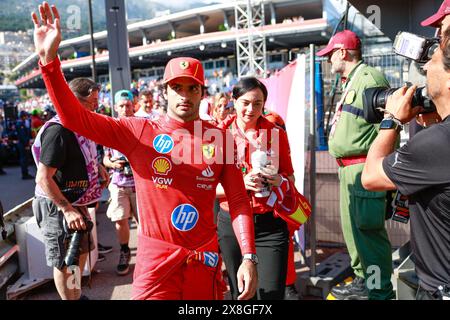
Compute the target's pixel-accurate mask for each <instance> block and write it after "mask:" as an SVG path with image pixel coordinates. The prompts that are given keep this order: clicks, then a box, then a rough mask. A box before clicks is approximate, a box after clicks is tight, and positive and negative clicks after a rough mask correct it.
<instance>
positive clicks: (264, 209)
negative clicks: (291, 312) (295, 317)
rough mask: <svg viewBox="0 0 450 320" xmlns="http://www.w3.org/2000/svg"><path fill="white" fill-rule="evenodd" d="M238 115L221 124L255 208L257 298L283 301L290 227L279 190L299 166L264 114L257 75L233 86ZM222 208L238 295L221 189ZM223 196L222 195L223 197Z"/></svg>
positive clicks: (223, 240)
mask: <svg viewBox="0 0 450 320" xmlns="http://www.w3.org/2000/svg"><path fill="white" fill-rule="evenodd" d="M232 98H233V100H234V107H235V110H236V115H235V116H233V117H229V118H227V119H226V121H224V122H223V123H222V124H221V125H219V127H222V128H224V129H228V130H230V132H231V134H232V135H233V138H234V140H235V143H236V149H237V159H238V163H239V166H240V169H241V172H242V174H243V178H244V183H245V188H246V190H247V193H248V199H249V201H250V204H251V206H252V208H253V213H254V223H255V244H256V253H257V256H258V259H259V262H258V265H257V270H258V288H257V298H258V299H261V300H267V299H283V298H284V291H285V283H286V272H287V260H288V246H289V231H288V227H287V224H286V222H285V221H284V220H283V219H281V218H279V217H277V215H276V214H274V201H273V200H274V192H272V191H274V190H275V189H281V188H282V185H283V186H285V185H288V184H289V183H288V179H289V180H291V181H293V179H294V176H293V174H294V170H293V168H292V162H291V157H290V150H289V143H288V139H287V135H286V132H285V131H284V130H282V129H281V128H279V127H277V126H276V125H274V124H273V123H271V122H270V121H268V120H267V119H265V118H264V116H263V108H264V103H265V102H266V99H267V89H266V87H265V86H264V84H263V83H261V82H260V81H259V80H258V79H256V78H253V77H249V78H243V79H241V80H240V81H239V82H238V84H237V85H236V86H235V87H234V89H233V94H232ZM217 195H218V196H219V202H220V212H219V214H218V235H219V244H220V248H221V253H222V257H223V260H224V262H225V265H226V268H227V271H228V275H229V284H230V290H231V294H232V297H233V299H236V297H237V295H238V294H239V292H238V288H237V287H236V283H237V280H236V277H235V276H234V275H235V274H236V272H235V271H236V270H237V268H238V267H239V264H240V263H241V254H240V252H239V245H238V242H237V240H236V237H235V234H234V232H233V229H232V226H231V221H230V215H229V213H228V203H227V201H226V198H225V197H224V194H223V193H222V192H220V190H218V192H217ZM220 196H222V197H221V198H220Z"/></svg>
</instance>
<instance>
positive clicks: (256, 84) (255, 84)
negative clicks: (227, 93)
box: [232, 77, 267, 102]
mask: <svg viewBox="0 0 450 320" xmlns="http://www.w3.org/2000/svg"><path fill="white" fill-rule="evenodd" d="M255 88H258V89H260V90H261V91H262V93H263V96H264V102H266V100H267V88H266V86H265V85H264V83H262V82H261V81H259V80H258V79H256V78H255V77H245V78H241V79H240V80H239V82H238V83H237V84H236V85H235V86H234V87H233V95H232V97H233V99H236V100H237V99H239V97H241V96H243V95H244V94H246V93H247V92H249V91H251V90H253V89H255Z"/></svg>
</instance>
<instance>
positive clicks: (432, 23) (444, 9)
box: [421, 0, 450, 28]
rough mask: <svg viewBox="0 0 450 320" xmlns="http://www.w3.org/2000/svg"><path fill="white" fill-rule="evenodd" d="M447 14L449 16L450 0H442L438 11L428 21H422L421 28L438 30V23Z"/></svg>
mask: <svg viewBox="0 0 450 320" xmlns="http://www.w3.org/2000/svg"><path fill="white" fill-rule="evenodd" d="M448 14H450V0H444V2H442V4H441V7H440V8H439V10H438V11H437V12H436V13H435V14H433V15H432V16H431V17H429V18H428V19H425V20H423V21H422V22H421V25H422V26H423V27H435V28H439V27H440V26H439V23H440V22H441V20H442V19H443V18H444V17H445V16H446V15H448Z"/></svg>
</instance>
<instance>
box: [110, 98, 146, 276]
mask: <svg viewBox="0 0 450 320" xmlns="http://www.w3.org/2000/svg"><path fill="white" fill-rule="evenodd" d="M114 101H115V103H116V106H115V111H116V112H117V115H118V117H119V118H122V117H132V116H133V110H134V108H133V94H132V93H131V92H130V91H129V90H120V91H118V92H117V93H116V95H115V98H114ZM103 164H104V165H105V166H106V168H108V169H111V170H112V171H113V172H112V177H111V183H110V184H109V187H108V189H109V193H110V198H111V202H110V203H109V206H108V210H107V211H106V215H107V216H108V218H110V219H111V221H112V222H113V223H114V225H115V228H116V234H117V239H118V240H119V244H120V255H119V263H118V265H117V268H116V272H117V274H118V275H121V276H123V275H126V274H127V273H128V272H129V269H130V268H129V264H130V259H131V251H130V248H129V247H128V243H129V241H130V225H129V223H128V221H129V219H130V218H132V217H134V218H135V219H136V221H138V220H137V208H136V188H135V185H134V178H133V172H132V171H131V167H130V163H129V162H128V159H127V158H126V157H125V156H124V155H123V154H122V153H121V152H119V151H117V150H114V149H111V148H105V156H104V158H103Z"/></svg>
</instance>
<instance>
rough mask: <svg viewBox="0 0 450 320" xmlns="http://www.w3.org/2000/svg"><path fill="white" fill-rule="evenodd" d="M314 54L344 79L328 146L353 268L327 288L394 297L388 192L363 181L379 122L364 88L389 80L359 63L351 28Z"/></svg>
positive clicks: (345, 295)
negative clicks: (370, 118)
mask: <svg viewBox="0 0 450 320" xmlns="http://www.w3.org/2000/svg"><path fill="white" fill-rule="evenodd" d="M317 55H318V56H326V57H328V61H329V62H330V63H331V72H332V73H338V74H340V75H341V77H342V79H343V85H342V88H343V92H342V96H341V99H340V101H339V103H338V104H337V106H336V111H335V115H334V118H333V120H332V127H331V130H330V134H329V141H328V146H329V152H330V154H331V155H332V156H333V157H334V158H336V161H337V163H338V165H339V180H340V212H341V224H342V231H343V234H344V240H345V243H346V245H347V249H348V252H349V255H350V258H351V266H352V269H353V272H354V274H355V278H354V280H353V282H352V283H350V284H348V285H345V286H343V285H340V286H336V287H334V288H332V290H331V293H332V294H333V296H334V297H336V298H337V299H340V300H350V299H352V300H353V299H357V300H362V299H377V300H385V299H392V298H394V292H393V287H392V284H391V281H390V278H391V273H392V257H391V244H390V242H389V238H388V235H387V232H386V228H385V226H384V221H385V199H386V194H385V192H369V191H367V190H365V189H364V188H363V187H362V185H361V172H362V170H363V167H364V162H365V161H366V155H367V152H368V150H369V147H370V145H371V144H372V142H373V140H374V139H375V138H376V136H377V134H378V125H374V124H370V123H368V122H366V121H365V120H364V116H363V102H362V101H363V97H362V96H363V91H364V89H366V88H370V87H388V86H389V83H388V82H387V81H386V79H385V78H384V76H383V75H382V74H381V73H380V72H379V71H377V70H376V69H374V68H372V67H369V66H367V65H366V64H364V63H363V61H362V57H361V41H360V39H359V38H358V36H357V35H356V34H355V33H354V32H352V31H350V30H344V31H342V32H338V33H336V35H334V36H333V37H332V38H331V39H330V41H329V43H328V45H327V46H326V48H324V49H323V50H321V51H319V52H318V53H317ZM375 278H377V279H375ZM374 279H375V280H377V281H374Z"/></svg>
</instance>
